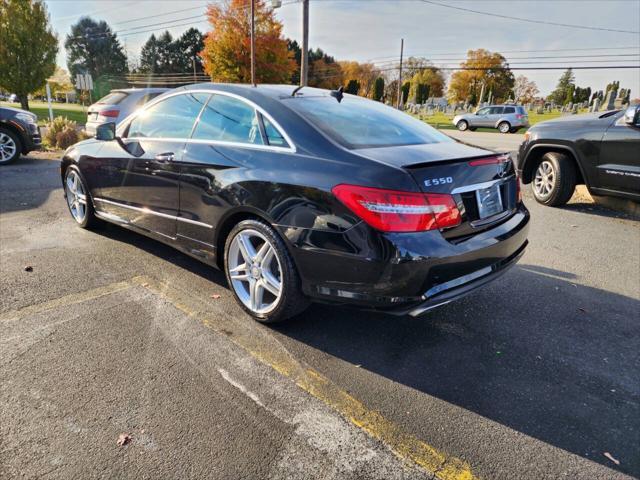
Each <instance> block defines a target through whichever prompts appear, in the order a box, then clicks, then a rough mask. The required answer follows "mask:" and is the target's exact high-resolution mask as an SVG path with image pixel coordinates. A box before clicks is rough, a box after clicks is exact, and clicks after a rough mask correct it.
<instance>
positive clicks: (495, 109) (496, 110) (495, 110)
mask: <svg viewBox="0 0 640 480" xmlns="http://www.w3.org/2000/svg"><path fill="white" fill-rule="evenodd" d="M502 110H503V108H502V107H491V110H490V111H489V115H500V114H501V113H502Z"/></svg>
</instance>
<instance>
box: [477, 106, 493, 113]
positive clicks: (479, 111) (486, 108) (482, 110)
mask: <svg viewBox="0 0 640 480" xmlns="http://www.w3.org/2000/svg"><path fill="white" fill-rule="evenodd" d="M489 110H490V108H489V107H485V108H481V109H480V110H478V113H477V114H476V115H489Z"/></svg>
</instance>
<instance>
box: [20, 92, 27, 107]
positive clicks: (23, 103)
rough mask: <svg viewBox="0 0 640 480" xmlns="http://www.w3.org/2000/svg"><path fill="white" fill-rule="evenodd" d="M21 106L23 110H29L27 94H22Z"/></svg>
mask: <svg viewBox="0 0 640 480" xmlns="http://www.w3.org/2000/svg"><path fill="white" fill-rule="evenodd" d="M20 106H21V107H22V109H23V110H29V97H28V96H27V95H20Z"/></svg>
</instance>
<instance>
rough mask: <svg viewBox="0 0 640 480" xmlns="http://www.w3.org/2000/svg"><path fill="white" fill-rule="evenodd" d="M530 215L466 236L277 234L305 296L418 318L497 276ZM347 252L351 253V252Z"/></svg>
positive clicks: (519, 245) (523, 237) (364, 230)
mask: <svg viewBox="0 0 640 480" xmlns="http://www.w3.org/2000/svg"><path fill="white" fill-rule="evenodd" d="M528 224H529V212H528V211H527V209H526V208H525V207H524V205H523V204H522V203H521V204H520V205H519V206H518V208H517V210H516V212H515V213H514V214H513V215H512V216H511V217H510V218H509V219H507V220H506V221H504V222H503V223H501V224H499V225H497V226H495V227H493V228H491V229H488V230H485V231H483V232H481V233H478V234H476V235H474V236H473V237H470V238H468V239H464V240H458V241H448V240H447V239H445V238H444V237H443V236H442V234H441V233H440V232H439V231H429V232H420V233H408V234H407V233H404V234H399V233H396V234H383V233H380V232H376V231H374V230H372V229H370V228H369V227H367V226H366V225H364V224H359V225H357V226H356V227H353V228H352V229H350V230H348V231H346V232H344V233H342V234H325V233H320V232H313V231H306V232H303V231H300V230H299V229H286V228H285V229H283V230H281V231H282V232H283V234H284V235H285V236H286V237H288V239H289V240H290V241H291V250H292V253H293V255H294V257H295V259H296V264H297V266H298V270H299V272H300V275H301V277H302V281H303V291H304V292H305V294H307V295H308V296H310V297H312V298H314V299H316V300H319V301H327V302H332V303H343V304H353V305H357V306H361V307H368V308H374V309H378V310H384V311H387V312H389V313H396V314H401V315H402V314H413V315H417V314H419V313H423V312H424V311H428V310H429V309H431V308H434V307H435V306H438V305H440V304H443V303H448V302H450V301H452V300H454V299H455V298H458V297H461V296H463V295H466V294H467V293H469V292H470V291H471V290H473V289H475V288H477V287H480V286H482V285H484V284H486V283H488V282H490V281H492V280H494V279H495V278H498V277H499V276H500V275H501V274H502V273H504V272H505V271H506V270H507V269H508V268H509V267H510V266H512V265H514V264H515V263H516V262H517V260H518V258H520V256H521V255H522V254H523V252H524V250H525V248H526V245H527V233H528ZM349 250H350V251H349Z"/></svg>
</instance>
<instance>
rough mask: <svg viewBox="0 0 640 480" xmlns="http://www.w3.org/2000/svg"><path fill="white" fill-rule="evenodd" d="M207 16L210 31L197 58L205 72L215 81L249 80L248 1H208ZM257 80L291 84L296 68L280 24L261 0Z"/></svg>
mask: <svg viewBox="0 0 640 480" xmlns="http://www.w3.org/2000/svg"><path fill="white" fill-rule="evenodd" d="M207 17H208V19H209V23H210V24H211V27H212V28H211V31H210V32H209V33H207V36H206V38H205V40H204V49H203V50H202V52H200V57H201V58H202V60H203V63H204V70H205V72H206V73H207V74H208V75H209V76H210V77H211V80H212V81H214V82H227V83H250V82H251V37H250V35H251V34H250V28H251V26H250V21H251V19H250V9H249V3H248V2H247V0H229V1H227V2H226V3H224V4H218V3H215V4H210V5H209V6H208V8H207ZM255 25H256V31H255V33H256V81H257V82H259V83H291V75H292V74H293V72H294V71H295V70H296V69H297V66H296V62H295V60H294V59H293V56H292V53H291V52H289V50H288V49H287V41H286V40H285V39H284V37H283V36H282V23H280V22H279V21H278V20H276V18H275V16H274V14H273V11H272V10H270V9H268V8H267V7H266V5H265V2H264V1H263V0H256V3H255Z"/></svg>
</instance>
